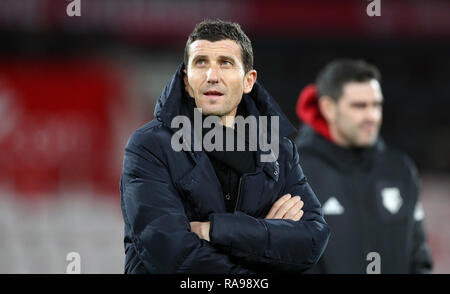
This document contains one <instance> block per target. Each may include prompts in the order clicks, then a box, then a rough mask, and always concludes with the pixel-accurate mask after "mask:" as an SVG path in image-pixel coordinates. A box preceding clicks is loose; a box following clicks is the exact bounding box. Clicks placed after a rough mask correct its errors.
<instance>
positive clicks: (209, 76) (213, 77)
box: [206, 66, 219, 84]
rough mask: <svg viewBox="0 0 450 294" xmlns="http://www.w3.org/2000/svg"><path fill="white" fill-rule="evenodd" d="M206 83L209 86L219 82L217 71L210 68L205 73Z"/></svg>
mask: <svg viewBox="0 0 450 294" xmlns="http://www.w3.org/2000/svg"><path fill="white" fill-rule="evenodd" d="M206 81H207V82H208V83H211V84H215V83H218V82H219V73H218V70H217V69H216V68H215V67H214V66H211V67H210V68H209V69H208V70H207V71H206Z"/></svg>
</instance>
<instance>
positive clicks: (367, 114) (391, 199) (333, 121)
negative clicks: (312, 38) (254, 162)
mask: <svg viewBox="0 0 450 294" xmlns="http://www.w3.org/2000/svg"><path fill="white" fill-rule="evenodd" d="M382 105H383V95H382V92H381V88H380V73H379V71H378V69H377V68H376V67H374V66H373V65H370V64H368V63H366V62H364V61H359V60H346V59H344V60H335V61H333V62H331V63H329V64H328V65H327V66H326V67H325V68H324V69H323V70H322V71H321V72H320V73H319V75H318V77H317V80H316V84H315V85H309V86H307V87H306V88H305V89H304V90H303V91H302V92H301V94H300V97H299V100H298V102H297V108H296V110H297V115H298V116H299V118H300V119H301V120H302V121H303V122H304V126H303V127H302V128H301V130H300V132H299V135H298V137H297V140H296V144H297V147H298V152H299V155H300V163H301V165H302V167H303V170H304V172H305V175H306V177H307V178H308V180H309V182H310V184H311V186H312V188H313V189H314V191H315V193H316V195H317V196H318V198H319V201H320V202H321V203H322V205H323V213H324V215H325V217H326V220H327V222H328V223H329V224H330V226H331V228H332V231H333V234H332V236H331V238H330V241H329V244H328V247H327V250H326V251H325V252H324V254H323V256H322V258H321V260H320V261H319V263H318V264H317V265H316V266H314V267H313V268H312V269H311V270H310V272H311V273H332V274H341V273H368V272H378V273H380V272H381V273H385V274H387V273H429V272H430V271H431V268H432V261H431V255H430V250H429V247H428V244H427V241H426V234H425V232H424V226H423V209H422V207H421V205H420V202H419V199H418V194H419V178H418V174H417V170H416V168H415V165H414V163H413V162H412V161H411V160H410V159H409V158H408V157H407V156H406V155H405V154H403V153H401V152H399V151H396V150H394V149H392V148H390V147H389V146H387V145H386V144H385V143H384V141H383V139H382V138H380V137H379V130H380V126H381V122H382ZM373 262H375V263H373ZM374 267H375V270H374Z"/></svg>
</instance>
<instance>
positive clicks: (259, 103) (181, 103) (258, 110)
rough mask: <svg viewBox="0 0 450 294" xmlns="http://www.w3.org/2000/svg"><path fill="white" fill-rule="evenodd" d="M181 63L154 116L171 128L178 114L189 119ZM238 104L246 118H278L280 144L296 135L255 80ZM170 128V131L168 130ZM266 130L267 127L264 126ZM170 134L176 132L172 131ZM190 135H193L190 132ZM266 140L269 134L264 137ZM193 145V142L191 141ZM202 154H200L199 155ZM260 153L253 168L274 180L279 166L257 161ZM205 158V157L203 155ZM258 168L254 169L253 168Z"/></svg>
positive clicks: (275, 103) (278, 108)
mask: <svg viewBox="0 0 450 294" xmlns="http://www.w3.org/2000/svg"><path fill="white" fill-rule="evenodd" d="M184 68H185V67H184V64H183V63H181V64H180V65H179V66H178V68H177V71H176V72H175V74H174V75H173V76H172V78H171V80H170V81H169V83H168V84H167V85H166V87H165V88H164V90H163V92H162V93H161V96H160V97H159V99H158V101H157V104H156V107H155V111H154V115H155V117H156V119H158V120H159V121H161V122H162V123H163V124H164V125H165V126H167V127H169V128H171V121H172V119H173V118H174V117H176V116H178V115H186V116H189V106H188V103H187V100H186V99H190V98H189V96H188V94H187V93H186V91H185V86H184V80H183V78H184V72H183V70H184ZM241 103H245V104H246V109H247V112H248V115H253V116H255V117H257V118H258V117H259V116H267V117H271V116H278V118H279V136H280V144H281V138H283V137H289V136H291V135H293V134H295V133H296V129H295V127H294V126H293V125H292V124H291V123H290V122H289V120H288V119H287V117H286V115H285V114H284V113H283V112H282V110H281V108H280V106H279V105H278V103H277V102H276V101H275V100H274V99H273V98H272V97H271V95H270V94H269V93H268V92H267V90H266V89H264V87H263V86H262V85H261V84H260V83H259V82H258V81H257V82H256V83H255V85H254V86H253V89H252V91H251V92H250V93H249V94H244V95H243V97H242V100H241ZM171 129H172V128H171ZM268 129H269V130H270V126H268ZM174 131H176V130H175V129H174ZM192 133H193V132H192ZM268 136H269V140H270V132H269V134H268ZM191 142H193V141H191ZM201 153H204V152H201ZM259 153H260V150H259V148H258V153H257V158H258V160H257V166H262V169H263V170H264V171H265V172H266V173H268V175H269V176H271V177H272V178H273V179H275V180H278V174H279V164H278V161H273V162H260V160H259V158H260V156H259V155H260V154H259ZM191 155H192V157H193V159H194V160H195V161H197V160H196V157H197V156H200V155H201V154H198V152H191ZM203 155H206V154H203ZM257 169H258V168H257Z"/></svg>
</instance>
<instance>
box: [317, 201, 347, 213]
mask: <svg viewBox="0 0 450 294" xmlns="http://www.w3.org/2000/svg"><path fill="white" fill-rule="evenodd" d="M322 209H323V214H327V215H339V214H343V213H344V207H343V206H342V205H341V204H340V203H339V201H338V200H337V199H336V198H335V197H331V198H329V199H328V200H327V201H326V202H325V203H324V205H323V208H322Z"/></svg>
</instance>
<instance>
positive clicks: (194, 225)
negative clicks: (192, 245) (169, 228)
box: [190, 222, 211, 242]
mask: <svg viewBox="0 0 450 294" xmlns="http://www.w3.org/2000/svg"><path fill="white" fill-rule="evenodd" d="M210 224H211V223H210V222H190V225H191V232H192V233H196V234H197V236H198V237H199V238H200V239H205V240H206V241H208V242H209V227H210Z"/></svg>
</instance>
